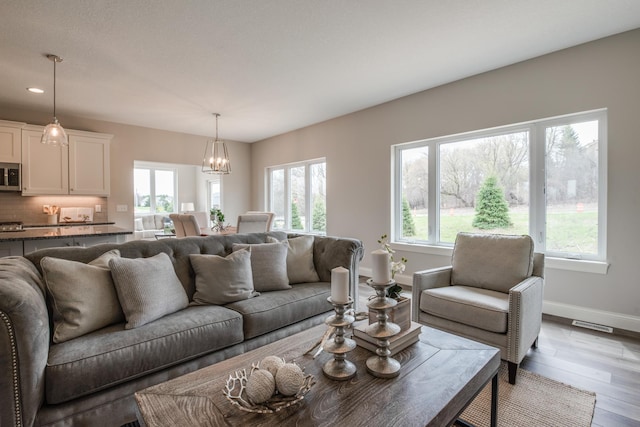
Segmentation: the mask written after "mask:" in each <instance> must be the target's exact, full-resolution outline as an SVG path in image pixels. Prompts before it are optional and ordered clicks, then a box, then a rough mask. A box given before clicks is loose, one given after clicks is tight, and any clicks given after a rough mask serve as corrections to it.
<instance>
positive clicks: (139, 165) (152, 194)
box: [133, 161, 178, 215]
mask: <svg viewBox="0 0 640 427" xmlns="http://www.w3.org/2000/svg"><path fill="white" fill-rule="evenodd" d="M136 169H145V170H148V171H149V198H150V200H149V212H140V211H137V210H136V207H137V206H136V204H135V203H134V206H133V211H134V214H135V215H144V214H158V213H167V214H169V213H177V212H178V207H177V206H176V204H177V201H178V169H177V168H175V167H170V166H160V165H158V164H151V163H146V162H140V161H134V165H133V174H134V185H133V187H134V188H133V190H134V193H135V171H136ZM156 171H170V172H172V173H173V194H174V196H173V198H174V201H173V212H158V211H157V209H156V182H155V181H156V174H155V172H156ZM134 196H135V194H134Z"/></svg>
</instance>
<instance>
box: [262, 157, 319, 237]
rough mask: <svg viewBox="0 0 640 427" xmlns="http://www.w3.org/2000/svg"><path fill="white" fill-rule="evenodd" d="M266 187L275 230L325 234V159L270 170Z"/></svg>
mask: <svg viewBox="0 0 640 427" xmlns="http://www.w3.org/2000/svg"><path fill="white" fill-rule="evenodd" d="M267 187H268V188H267V203H268V206H269V210H270V211H272V212H275V218H274V222H273V226H272V228H273V229H274V230H287V231H298V232H311V233H318V234H324V233H326V162H325V160H324V159H319V160H310V161H306V162H299V163H292V164H288V165H281V166H273V167H269V168H267Z"/></svg>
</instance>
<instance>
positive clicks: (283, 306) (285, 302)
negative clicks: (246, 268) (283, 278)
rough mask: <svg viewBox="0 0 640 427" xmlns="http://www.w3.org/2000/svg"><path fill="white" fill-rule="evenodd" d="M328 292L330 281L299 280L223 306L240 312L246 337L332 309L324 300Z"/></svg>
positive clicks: (329, 293) (329, 290)
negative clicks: (299, 282) (283, 287)
mask: <svg viewBox="0 0 640 427" xmlns="http://www.w3.org/2000/svg"><path fill="white" fill-rule="evenodd" d="M330 295H331V285H330V283H327V282H317V283H301V284H299V285H296V286H293V287H292V289H288V290H283V291H273V292H262V293H261V294H260V297H258V298H252V299H248V300H244V301H238V302H233V303H231V304H228V305H226V306H225V307H227V308H230V309H232V310H235V311H237V312H238V313H240V314H242V317H243V326H244V336H245V339H249V338H253V337H256V336H258V335H262V334H266V333H267V332H271V331H275V330H276V329H279V328H282V327H284V326H287V325H290V324H292V323H296V322H299V321H300V320H304V319H307V318H309V317H313V316H315V315H317V314H321V313H325V312H327V311H330V310H332V309H333V307H332V306H331V304H329V302H328V301H327V297H329V296H330Z"/></svg>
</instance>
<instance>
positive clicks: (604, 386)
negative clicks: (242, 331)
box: [359, 278, 640, 427]
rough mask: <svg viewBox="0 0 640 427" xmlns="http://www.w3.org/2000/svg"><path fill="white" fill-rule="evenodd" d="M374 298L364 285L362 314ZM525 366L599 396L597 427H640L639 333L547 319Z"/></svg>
mask: <svg viewBox="0 0 640 427" xmlns="http://www.w3.org/2000/svg"><path fill="white" fill-rule="evenodd" d="M364 280H366V278H365V279H363V280H362V282H364ZM371 294H372V291H371V288H369V287H368V286H367V285H365V284H361V285H360V287H359V296H360V298H359V300H360V306H359V309H360V310H366V300H367V298H368V296H369V295H371ZM406 296H410V295H406ZM520 367H521V368H522V369H526V370H527V371H530V372H535V373H537V374H540V375H542V376H545V377H547V378H551V379H554V380H556V381H560V382H562V383H565V384H569V385H571V386H574V387H577V388H581V389H584V390H589V391H593V392H595V393H596V408H595V413H594V416H593V422H592V426H594V427H610V426H616V427H617V426H640V338H639V335H637V334H631V336H626V335H618V334H608V333H605V332H597V331H591V330H589V329H584V328H578V327H575V326H571V324H570V321H569V320H567V319H561V318H555V317H551V316H543V321H542V331H541V332H540V337H539V341H538V348H537V349H531V350H529V352H528V354H527V356H526V357H525V358H524V360H523V361H522V364H521V365H520Z"/></svg>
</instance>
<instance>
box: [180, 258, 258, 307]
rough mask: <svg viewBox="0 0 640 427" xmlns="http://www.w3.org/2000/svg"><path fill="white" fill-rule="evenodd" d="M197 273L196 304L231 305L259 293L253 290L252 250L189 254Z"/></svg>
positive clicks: (194, 299)
mask: <svg viewBox="0 0 640 427" xmlns="http://www.w3.org/2000/svg"><path fill="white" fill-rule="evenodd" d="M189 260H190V261H191V266H192V267H193V270H194V271H195V272H196V292H195V293H194V294H193V304H195V305H204V304H219V305H223V304H228V303H230V302H235V301H240V300H243V299H249V298H252V297H254V296H258V295H260V293H258V292H255V291H254V289H253V276H252V273H251V253H250V252H249V251H248V250H240V251H236V252H233V253H231V254H229V255H228V256H227V257H226V258H225V257H221V256H218V255H200V254H191V255H189Z"/></svg>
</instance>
